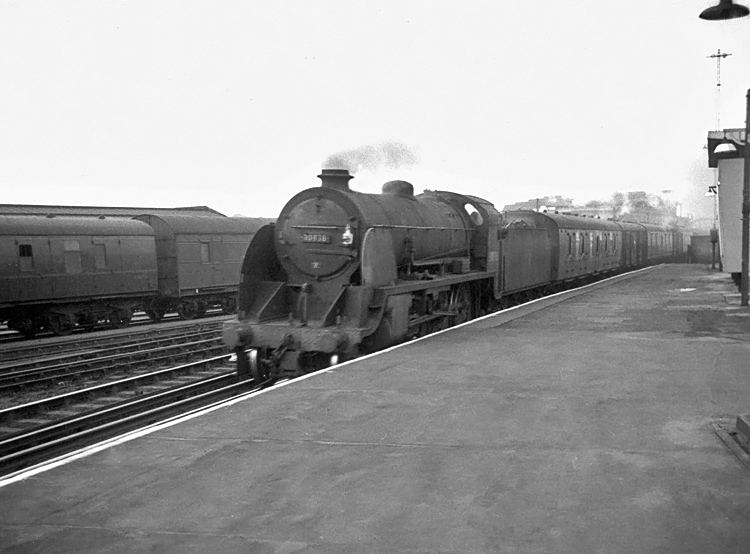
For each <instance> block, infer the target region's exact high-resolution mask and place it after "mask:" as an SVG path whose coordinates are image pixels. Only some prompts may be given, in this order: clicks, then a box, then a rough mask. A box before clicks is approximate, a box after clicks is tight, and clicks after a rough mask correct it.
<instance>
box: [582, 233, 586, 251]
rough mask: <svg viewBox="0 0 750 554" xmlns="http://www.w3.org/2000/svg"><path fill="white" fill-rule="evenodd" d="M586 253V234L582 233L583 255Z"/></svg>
mask: <svg viewBox="0 0 750 554" xmlns="http://www.w3.org/2000/svg"><path fill="white" fill-rule="evenodd" d="M585 253H586V236H585V235H584V234H583V233H581V255H583V254H585Z"/></svg>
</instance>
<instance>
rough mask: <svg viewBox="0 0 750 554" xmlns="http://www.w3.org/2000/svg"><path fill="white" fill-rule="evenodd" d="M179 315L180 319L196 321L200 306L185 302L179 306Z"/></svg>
mask: <svg viewBox="0 0 750 554" xmlns="http://www.w3.org/2000/svg"><path fill="white" fill-rule="evenodd" d="M177 315H179V316H180V319H194V318H195V316H196V315H198V306H196V305H195V302H183V303H182V304H180V305H179V306H177Z"/></svg>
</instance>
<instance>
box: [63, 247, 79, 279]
mask: <svg viewBox="0 0 750 554" xmlns="http://www.w3.org/2000/svg"><path fill="white" fill-rule="evenodd" d="M82 271H83V270H82V269H81V245H80V244H79V243H78V241H77V240H66V241H65V273H73V274H76V273H81V272H82Z"/></svg>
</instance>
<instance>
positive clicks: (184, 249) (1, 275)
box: [0, 215, 268, 337]
mask: <svg viewBox="0 0 750 554" xmlns="http://www.w3.org/2000/svg"><path fill="white" fill-rule="evenodd" d="M267 221H268V220H266V219H258V218H239V217H213V216H185V215H160V216H155V215H142V216H138V217H136V218H134V219H124V218H103V217H100V218H85V217H65V216H61V217H39V216H0V323H2V322H7V325H8V327H9V328H11V329H15V330H17V331H19V332H20V333H22V334H23V335H25V336H27V337H33V336H34V335H35V334H36V333H37V332H38V331H40V330H43V329H47V330H49V331H52V332H53V333H55V334H57V335H66V334H69V333H70V332H72V331H73V329H74V328H75V326H76V324H78V325H81V326H82V327H84V328H89V329H90V328H93V327H94V326H95V325H96V324H97V322H99V321H102V320H103V321H108V322H109V323H110V324H111V326H113V327H116V328H120V327H125V326H127V325H128V324H129V322H130V319H131V317H132V314H133V311H135V310H137V309H142V310H144V311H146V313H147V314H148V315H149V317H150V318H151V319H153V320H159V319H161V317H162V316H163V315H164V313H165V312H167V311H172V310H176V311H177V312H178V314H179V315H180V317H182V318H183V319H192V318H193V317H196V316H199V315H202V314H203V313H205V311H206V309H208V307H210V306H220V307H221V308H222V309H223V310H224V311H225V313H232V312H233V311H234V309H235V308H236V297H237V283H238V282H239V273H240V266H241V263H242V258H243V255H244V252H245V249H246V248H247V245H248V244H249V243H250V239H251V238H252V236H253V234H254V233H255V231H256V230H257V229H258V228H259V227H261V225H263V224H264V223H266V222H267Z"/></svg>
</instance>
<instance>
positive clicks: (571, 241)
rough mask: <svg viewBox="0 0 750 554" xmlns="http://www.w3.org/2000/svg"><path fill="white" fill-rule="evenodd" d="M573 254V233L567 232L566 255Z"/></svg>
mask: <svg viewBox="0 0 750 554" xmlns="http://www.w3.org/2000/svg"><path fill="white" fill-rule="evenodd" d="M572 255H573V235H571V234H570V233H568V256H572Z"/></svg>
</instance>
